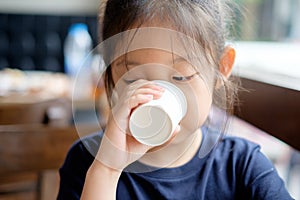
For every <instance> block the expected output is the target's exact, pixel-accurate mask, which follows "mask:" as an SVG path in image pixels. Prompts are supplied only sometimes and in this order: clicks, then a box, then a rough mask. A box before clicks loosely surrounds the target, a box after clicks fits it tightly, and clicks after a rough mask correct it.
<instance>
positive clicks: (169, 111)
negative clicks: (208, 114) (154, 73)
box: [129, 80, 187, 146]
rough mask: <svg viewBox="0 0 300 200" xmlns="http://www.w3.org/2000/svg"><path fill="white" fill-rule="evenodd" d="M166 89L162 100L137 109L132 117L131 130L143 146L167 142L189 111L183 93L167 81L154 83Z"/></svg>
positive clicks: (153, 101)
mask: <svg viewBox="0 0 300 200" xmlns="http://www.w3.org/2000/svg"><path fill="white" fill-rule="evenodd" d="M153 82H155V83H157V84H158V85H160V86H162V87H164V88H165V91H164V93H163V95H162V96H161V98H159V99H157V100H152V101H150V102H148V103H145V104H143V105H141V106H139V107H137V108H136V109H135V110H134V111H133V112H132V114H131V116H130V121H129V129H130V132H131V134H132V136H133V137H135V139H136V140H137V141H139V142H140V143H142V144H145V145H149V146H159V145H161V144H163V143H165V142H167V141H168V140H169V139H170V138H171V136H172V134H173V132H174V130H175V128H176V127H177V125H178V123H179V122H180V121H181V119H182V118H183V117H184V116H185V114H186V111H187V103H186V98H185V96H184V94H183V92H182V91H181V90H180V89H179V88H178V87H176V86H175V85H174V84H172V83H169V82H167V81H161V80H155V81H153Z"/></svg>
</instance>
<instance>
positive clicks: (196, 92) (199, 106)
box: [181, 81, 212, 132]
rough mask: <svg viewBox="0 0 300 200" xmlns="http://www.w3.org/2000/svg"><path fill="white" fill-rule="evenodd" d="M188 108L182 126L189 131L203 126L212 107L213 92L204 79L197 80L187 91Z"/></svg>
mask: <svg viewBox="0 0 300 200" xmlns="http://www.w3.org/2000/svg"><path fill="white" fill-rule="evenodd" d="M185 95H186V99H187V104H188V110H187V114H186V116H185V117H184V119H183V120H182V123H181V125H182V127H183V128H184V129H186V130H189V132H194V131H195V130H196V129H198V128H199V127H201V126H202V125H203V124H204V122H205V120H206V118H207V116H208V114H209V111H210V108H211V104H212V94H211V91H210V90H209V89H208V86H207V85H206V84H205V83H204V82H203V81H195V82H194V83H193V84H190V89H189V91H188V92H187V91H186V92H185Z"/></svg>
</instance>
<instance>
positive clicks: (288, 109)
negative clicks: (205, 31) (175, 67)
mask: <svg viewBox="0 0 300 200" xmlns="http://www.w3.org/2000/svg"><path fill="white" fill-rule="evenodd" d="M235 1H236V3H237V4H238V5H239V7H240V8H239V9H237V10H236V11H235V18H236V24H235V25H234V27H235V28H234V30H233V35H234V39H233V40H232V41H230V44H231V45H233V46H234V47H235V48H236V50H237V60H236V63H235V69H234V74H233V75H234V76H235V77H239V78H240V80H241V83H242V86H243V87H244V88H245V91H246V92H245V91H244V92H241V93H240V94H239V97H240V99H241V100H240V101H241V102H240V107H239V108H237V109H236V112H235V113H234V116H233V117H232V120H231V126H230V128H229V129H228V134H231V135H237V136H240V137H245V138H248V139H249V140H251V141H254V142H256V143H258V144H260V145H261V146H262V150H263V152H264V153H265V154H266V155H267V156H268V157H269V158H270V159H271V160H272V162H273V163H274V165H275V166H276V169H277V170H278V171H279V174H280V176H281V177H282V178H283V180H284V181H285V183H286V186H287V188H288V190H289V191H290V193H291V194H292V195H293V197H294V198H296V199H297V198H300V190H299V188H300V158H299V157H300V156H299V153H298V150H300V143H299V142H300V133H299V130H300V127H299V126H300V92H299V91H300V59H299V55H300V12H299V10H300V0H285V1H282V0H235ZM98 7H99V0H22V1H20V0H1V1H0V165H1V166H0V200H2V199H55V197H56V194H57V190H58V181H59V179H58V173H57V170H58V168H59V167H60V166H61V164H62V162H63V160H64V158H65V155H66V153H67V150H68V149H69V148H70V145H71V144H72V143H73V142H74V141H75V140H76V139H78V135H77V134H76V128H74V123H75V122H76V123H77V124H78V125H80V127H81V128H82V130H84V131H83V132H84V133H86V134H89V133H91V132H92V131H95V130H98V128H99V125H98V122H97V121H95V119H94V118H93V117H91V116H92V115H91V113H94V112H95V111H96V113H97V115H98V117H99V120H100V126H101V127H104V126H105V120H106V116H107V102H106V98H105V92H104V91H103V85H102V82H101V81H99V80H98V78H99V77H98V76H99V74H100V73H99V71H100V70H101V67H103V66H102V65H103V63H101V55H98V54H97V52H96V51H93V52H92V53H91V54H87V52H90V51H91V50H92V49H94V48H95V47H96V45H97V44H98V35H97V34H98V33H97V31H98V24H97V23H98V22H97V11H98ZM78 24H80V26H77V28H74V25H78ZM82 25H84V28H83V26H82ZM71 27H73V29H72V28H71ZM78 27H81V29H80V30H81V31H82V30H83V32H85V33H84V34H86V35H87V36H86V37H87V38H88V39H87V40H84V41H86V42H85V43H84V44H81V43H80V44H77V45H79V46H77V47H76V48H74V46H72V45H71V44H73V43H74V44H75V41H76V38H75V35H76V34H74V32H73V31H74V30H76V31H77V32H78V30H79V29H78ZM82 28H83V29H82ZM72 30H73V31H72ZM73 36H74V37H73ZM72 37H73V38H72ZM68 38H72V40H71V39H70V40H68ZM67 41H69V42H67ZM70 41H73V43H72V42H71V43H70ZM80 41H83V39H82V38H81V39H80ZM70 45H71V46H70ZM66 46H68V47H69V48H66ZM66 49H68V50H66ZM74 49H77V51H74ZM79 49H80V50H82V51H79ZM78 52H80V53H81V55H84V56H87V57H88V59H89V61H86V60H85V62H84V63H89V66H88V67H87V68H88V70H89V73H88V74H89V76H87V77H85V79H84V80H81V81H82V83H86V82H88V83H89V84H81V85H80V87H81V88H80V93H79V94H77V96H76V97H75V98H73V99H72V95H71V92H72V89H73V86H74V74H72V73H71V72H70V69H69V68H70V66H71V64H70V61H69V59H70V58H72V55H73V53H78ZM77 67H78V66H77ZM77 86H78V85H77ZM78 87H79V86H78ZM95 94H96V95H95ZM72 109H73V112H72ZM41 163H42V164H41Z"/></svg>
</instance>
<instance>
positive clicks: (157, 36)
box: [113, 27, 199, 60]
mask: <svg viewBox="0 0 300 200" xmlns="http://www.w3.org/2000/svg"><path fill="white" fill-rule="evenodd" d="M117 37H118V38H117V39H116V40H115V41H116V43H115V48H114V55H113V56H114V58H113V60H115V58H118V57H121V56H123V55H126V54H129V53H130V52H140V53H141V54H142V53H145V52H146V51H149V52H150V49H151V50H153V49H155V50H161V52H165V54H164V55H167V53H170V54H174V55H177V56H179V57H182V58H185V59H186V60H188V57H189V55H188V54H191V52H195V51H193V50H192V49H191V48H192V47H193V48H195V47H196V48H199V45H198V44H197V43H196V41H194V40H193V39H192V38H190V37H188V36H186V35H184V34H182V33H180V32H177V31H174V30H172V29H166V28H158V27H142V28H138V29H131V30H129V31H125V32H123V33H121V34H119V35H118V36H117ZM137 50H142V51H137ZM188 50H189V51H188ZM152 52H153V51H152ZM157 52H158V51H157Z"/></svg>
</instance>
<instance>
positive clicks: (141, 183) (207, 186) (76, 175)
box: [58, 0, 291, 200]
mask: <svg viewBox="0 0 300 200" xmlns="http://www.w3.org/2000/svg"><path fill="white" fill-rule="evenodd" d="M103 5H105V6H104V7H103V9H100V10H101V11H100V24H101V28H102V29H101V31H102V32H101V34H102V41H103V42H102V47H103V51H104V52H103V57H104V60H105V62H106V65H107V66H108V67H107V69H106V71H105V84H106V85H105V86H106V92H107V95H108V99H109V102H110V106H111V112H110V116H109V118H108V121H107V125H106V129H105V131H104V132H103V133H102V132H101V133H97V134H95V135H92V136H89V137H87V138H83V139H82V140H81V141H78V142H77V143H76V144H75V145H74V146H73V147H72V149H71V150H70V152H69V154H68V156H67V158H66V161H65V163H64V165H63V166H62V168H61V169H60V176H61V183H60V191H59V194H58V199H68V200H71V199H80V198H81V199H272V200H274V199H280V200H283V199H291V197H290V195H289V194H288V192H287V191H286V188H285V186H284V182H283V181H282V180H281V179H280V177H279V176H278V174H277V172H276V170H275V168H274V167H273V165H272V164H271V162H270V161H269V160H268V159H267V158H266V157H265V156H264V155H263V154H262V153H261V152H260V149H259V147H258V146H257V145H255V144H253V143H250V142H248V141H246V140H243V139H240V138H234V137H222V138H221V137H220V136H222V135H223V133H224V127H225V126H226V124H225V120H226V118H223V117H221V118H220V116H222V115H219V114H216V113H219V111H220V110H224V109H226V110H227V109H228V108H230V106H232V103H233V100H234V98H235V97H234V93H235V92H234V88H233V86H232V84H230V81H229V76H230V73H231V70H232V66H233V63H234V59H235V51H234V49H233V48H232V47H230V46H226V45H225V40H226V37H225V36H226V35H227V33H226V31H225V30H226V28H228V25H229V20H228V19H229V18H228V15H227V14H226V13H228V12H227V11H229V8H230V5H229V4H228V2H225V1H220V0H108V1H105V2H104V3H103ZM249 56H251V55H249ZM153 80H164V81H168V82H170V83H172V84H174V85H176V86H177V87H178V88H180V89H181V90H182V92H183V93H184V95H185V97H186V101H187V113H186V115H185V116H184V117H183V119H182V120H181V121H180V123H179V124H178V126H177V128H176V129H175V131H174V133H173V135H172V137H171V139H170V140H169V141H167V142H166V143H164V144H163V145H160V146H155V147H152V146H147V145H144V144H141V143H139V142H138V141H137V140H135V139H134V138H133V137H132V136H131V134H130V130H129V128H128V124H129V119H130V115H131V113H132V111H133V110H134V109H135V108H137V107H138V106H140V105H142V104H144V103H147V102H149V101H151V100H153V99H159V98H160V97H161V96H162V94H163V93H164V91H165V89H164V88H163V87H161V86H159V85H158V84H156V83H155V81H153ZM216 111H218V112H216ZM221 113H222V112H221ZM216 141H218V142H217V143H216ZM215 144H216V145H215Z"/></svg>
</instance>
